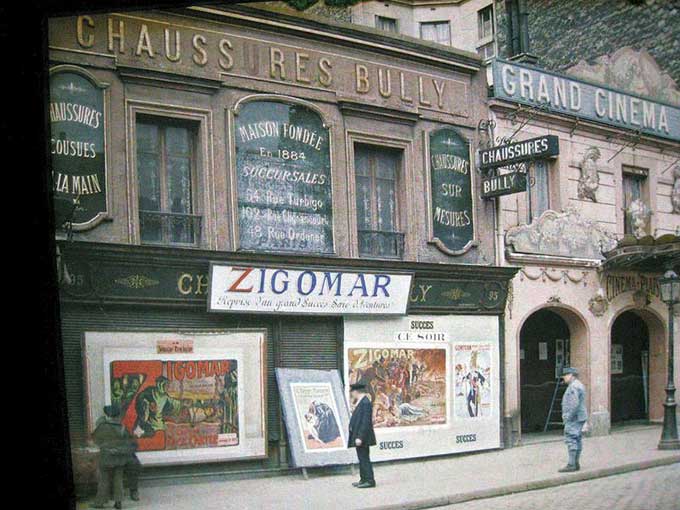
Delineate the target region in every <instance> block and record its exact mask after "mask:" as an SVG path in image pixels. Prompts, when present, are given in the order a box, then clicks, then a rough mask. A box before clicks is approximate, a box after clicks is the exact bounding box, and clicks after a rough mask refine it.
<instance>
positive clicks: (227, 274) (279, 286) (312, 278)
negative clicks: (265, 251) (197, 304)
mask: <svg viewBox="0 0 680 510" xmlns="http://www.w3.org/2000/svg"><path fill="white" fill-rule="evenodd" d="M411 279H412V276H411V275H410V274H385V273H364V272H345V271H318V270H312V269H304V268H297V269H291V268H281V267H243V266H239V267H237V266H225V265H220V264H211V266H210V291H209V294H210V298H209V301H208V311H211V312H260V313H297V314H325V315H352V314H376V315H404V314H405V313H406V307H407V305H408V298H409V293H410V290H411Z"/></svg>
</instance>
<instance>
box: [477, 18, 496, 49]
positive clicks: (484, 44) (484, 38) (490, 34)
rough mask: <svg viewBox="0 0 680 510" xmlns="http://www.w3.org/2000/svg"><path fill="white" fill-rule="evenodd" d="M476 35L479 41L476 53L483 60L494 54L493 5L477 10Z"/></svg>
mask: <svg viewBox="0 0 680 510" xmlns="http://www.w3.org/2000/svg"><path fill="white" fill-rule="evenodd" d="M477 26H478V28H477V35H478V38H479V43H478V46H477V53H478V54H479V56H480V57H482V58H483V59H484V60H488V59H490V58H493V57H494V56H496V44H495V42H494V34H495V32H496V30H495V24H494V18H493V5H489V6H487V7H484V8H483V9H481V10H480V11H478V12H477Z"/></svg>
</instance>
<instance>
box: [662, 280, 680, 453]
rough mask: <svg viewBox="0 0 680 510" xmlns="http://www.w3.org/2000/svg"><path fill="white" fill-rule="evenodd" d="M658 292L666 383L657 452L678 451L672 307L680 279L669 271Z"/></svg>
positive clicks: (679, 293)
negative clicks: (664, 328) (664, 311)
mask: <svg viewBox="0 0 680 510" xmlns="http://www.w3.org/2000/svg"><path fill="white" fill-rule="evenodd" d="M659 290H660V291H661V300H662V301H663V302H664V303H666V304H667V305H668V382H667V383H666V401H665V402H664V403H663V407H664V411H663V431H662V432H661V441H659V450H680V439H678V423H677V419H676V415H675V408H676V405H677V404H676V403H675V384H674V382H673V379H674V377H673V364H674V360H673V306H674V305H676V304H677V303H680V278H678V275H677V274H675V271H673V270H671V269H669V270H668V271H666V273H665V274H664V275H663V276H662V277H661V278H659Z"/></svg>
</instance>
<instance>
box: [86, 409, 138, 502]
mask: <svg viewBox="0 0 680 510" xmlns="http://www.w3.org/2000/svg"><path fill="white" fill-rule="evenodd" d="M92 437H93V439H94V442H95V444H96V445H97V446H98V447H99V473H98V474H99V484H98V486H97V496H96V497H95V500H94V503H92V505H91V506H92V508H104V507H105V505H106V503H107V501H108V500H109V499H110V496H111V489H112V488H113V500H114V508H122V507H123V503H122V500H123V475H124V474H126V473H127V475H128V485H129V486H130V499H132V500H133V501H139V492H138V481H137V480H138V474H139V470H140V464H139V460H138V459H137V455H136V454H135V450H136V449H137V442H136V440H135V439H134V438H133V437H132V436H131V435H130V434H129V433H128V431H127V429H126V428H125V427H124V426H123V424H122V423H121V422H120V407H119V406H118V405H117V404H113V405H110V406H105V407H104V416H103V417H102V418H100V419H99V420H98V421H97V427H96V428H95V429H94V432H93V433H92ZM112 485H113V487H112Z"/></svg>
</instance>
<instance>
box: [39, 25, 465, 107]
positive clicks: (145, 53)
mask: <svg viewBox="0 0 680 510" xmlns="http://www.w3.org/2000/svg"><path fill="white" fill-rule="evenodd" d="M172 19H173V18H172V17H168V16H165V17H162V15H160V14H155V13H154V14H152V13H145V14H144V15H143V17H142V16H137V15H124V14H115V15H113V14H112V15H83V16H78V17H72V18H59V19H52V20H50V36H51V37H50V46H52V47H53V48H69V49H75V50H87V51H91V52H96V53H102V54H110V55H112V56H115V57H116V61H117V63H118V64H119V65H130V66H134V67H137V68H139V67H146V68H149V69H154V70H163V71H167V72H172V73H177V74H186V75H196V76H201V77H206V78H211V79H216V80H222V81H224V82H226V83H229V82H232V81H234V80H241V79H256V80H258V81H270V82H276V83H282V82H283V83H286V84H289V85H292V86H299V87H304V88H306V89H318V90H326V91H332V92H336V93H337V94H338V95H339V96H342V97H355V98H357V99H359V100H362V101H369V102H371V103H372V104H377V105H382V106H387V107H393V108H401V109H409V110H417V109H424V110H431V111H434V112H440V113H446V114H451V115H456V116H462V117H467V116H468V114H469V112H468V110H467V105H468V104H469V78H468V77H467V76H466V75H463V74H460V75H457V74H456V73H455V72H454V71H447V72H446V73H443V72H437V71H433V72H432V73H426V72H421V71H416V70H412V69H409V62H406V61H400V60H398V59H396V58H394V57H391V58H386V57H385V58H383V59H381V57H379V56H376V55H375V53H373V54H369V53H362V52H360V51H359V50H352V53H351V54H349V53H348V52H345V53H341V52H340V50H337V49H336V50H333V51H331V50H330V49H321V48H320V45H318V44H317V45H314V46H312V45H310V46H309V47H299V46H298V45H290V44H286V43H285V41H283V40H282V36H281V34H267V33H264V32H263V33H262V34H261V35H255V36H254V35H253V32H252V31H250V32H248V31H246V30H244V29H241V28H239V27H236V26H234V27H231V26H225V25H224V24H220V25H217V24H212V23H209V22H204V21H200V20H196V21H195V26H188V25H187V24H186V23H187V22H186V20H185V19H183V20H182V21H181V23H180V22H179V21H178V22H173V21H172ZM168 20H170V21H168ZM354 52H356V56H355V53H354ZM374 59H375V60H374Z"/></svg>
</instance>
